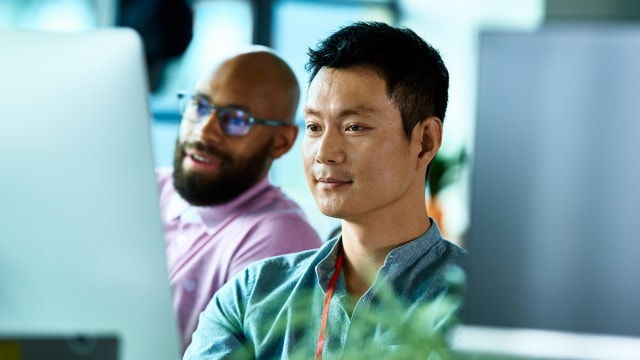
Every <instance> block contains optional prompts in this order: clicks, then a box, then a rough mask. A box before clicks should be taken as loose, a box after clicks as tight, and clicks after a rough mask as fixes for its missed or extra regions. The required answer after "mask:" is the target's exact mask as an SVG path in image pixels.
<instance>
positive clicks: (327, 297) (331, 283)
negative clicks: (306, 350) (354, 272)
mask: <svg viewBox="0 0 640 360" xmlns="http://www.w3.org/2000/svg"><path fill="white" fill-rule="evenodd" d="M341 268H342V251H340V252H339V253H338V259H336V271H335V272H334V273H333V276H332V277H331V280H330V281H329V286H328V287H327V292H326V293H325V294H324V308H323V310H322V322H321V323H320V335H319V336H318V347H316V360H321V359H322V348H323V347H324V338H325V335H326V330H327V318H328V317H329V303H330V302H331V296H332V295H333V288H334V287H335V285H336V280H338V276H339V275H340V269H341Z"/></svg>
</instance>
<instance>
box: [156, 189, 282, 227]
mask: <svg viewBox="0 0 640 360" xmlns="http://www.w3.org/2000/svg"><path fill="white" fill-rule="evenodd" d="M270 186H271V183H270V182H269V179H268V177H264V178H263V179H262V180H260V181H258V182H257V183H256V184H255V185H253V186H252V187H250V188H249V189H248V190H247V191H245V192H244V193H242V194H240V196H238V197H236V198H235V199H233V200H231V201H229V202H227V203H224V204H221V205H214V206H192V205H191V204H189V203H188V202H187V201H186V200H184V199H183V198H182V197H181V196H180V195H179V194H178V193H177V192H176V193H175V194H174V196H173V197H172V198H171V200H170V202H169V205H168V206H167V212H166V214H167V215H166V218H167V220H168V221H171V220H175V219H177V218H181V219H182V220H185V221H187V222H200V221H202V222H204V223H205V225H207V227H208V228H212V227H215V226H216V225H217V224H218V223H219V222H220V221H222V220H223V219H224V218H226V217H227V216H229V214H230V213H232V212H234V211H236V210H237V209H238V208H240V207H242V206H243V205H244V204H245V203H246V202H248V201H250V200H251V199H253V198H255V196H256V195H257V194H259V193H261V192H263V191H265V190H267V189H268V188H269V187H270Z"/></svg>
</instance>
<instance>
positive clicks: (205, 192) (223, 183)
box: [173, 139, 273, 206]
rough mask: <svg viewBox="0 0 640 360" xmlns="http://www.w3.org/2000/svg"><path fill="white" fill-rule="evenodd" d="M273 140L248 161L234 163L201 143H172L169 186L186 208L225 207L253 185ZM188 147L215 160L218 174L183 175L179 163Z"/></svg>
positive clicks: (260, 171) (226, 155) (261, 169)
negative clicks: (172, 154) (180, 198)
mask: <svg viewBox="0 0 640 360" xmlns="http://www.w3.org/2000/svg"><path fill="white" fill-rule="evenodd" d="M272 144H273V139H271V140H270V141H268V142H267V143H266V144H265V146H264V147H263V148H261V149H258V151H257V152H256V153H255V154H254V155H253V156H252V157H250V158H248V159H244V160H238V159H234V158H232V157H231V156H230V155H228V154H225V153H223V152H221V151H220V150H218V149H216V148H215V147H214V146H211V145H205V144H203V143H201V142H196V143H189V144H186V143H182V144H181V143H180V141H179V140H176V147H175V153H174V158H173V186H174V188H175V189H176V191H177V192H178V194H180V196H182V198H183V199H185V200H186V201H187V202H188V203H189V204H191V205H194V206H212V205H220V204H224V203H227V202H229V201H231V200H233V199H235V198H237V197H238V196H240V194H242V193H244V192H245V191H247V190H248V189H249V188H250V187H252V186H253V185H255V184H256V183H257V182H258V181H259V180H260V176H261V175H262V174H263V170H264V168H265V166H267V164H266V163H267V158H268V156H269V150H270V149H271V146H272ZM187 145H189V146H192V147H194V148H195V149H197V150H198V151H201V152H205V153H207V154H210V155H212V156H216V157H217V158H219V159H220V160H221V166H220V171H219V173H218V174H217V175H215V176H211V175H209V174H205V173H199V172H193V171H185V170H184V168H183V166H182V161H183V158H184V156H185V155H184V154H185V151H184V149H185V147H186V146H187Z"/></svg>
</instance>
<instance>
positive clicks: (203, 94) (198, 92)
mask: <svg viewBox="0 0 640 360" xmlns="http://www.w3.org/2000/svg"><path fill="white" fill-rule="evenodd" d="M193 96H195V97H198V98H202V99H205V100H207V101H209V102H211V97H209V95H207V94H205V93H203V92H201V91H196V92H195V93H194V94H193Z"/></svg>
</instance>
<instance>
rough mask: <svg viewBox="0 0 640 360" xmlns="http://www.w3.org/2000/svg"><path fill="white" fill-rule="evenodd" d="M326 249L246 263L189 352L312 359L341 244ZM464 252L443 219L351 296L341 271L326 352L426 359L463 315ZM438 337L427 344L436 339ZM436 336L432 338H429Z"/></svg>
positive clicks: (203, 321) (194, 355) (204, 318)
mask: <svg viewBox="0 0 640 360" xmlns="http://www.w3.org/2000/svg"><path fill="white" fill-rule="evenodd" d="M340 249H341V240H340V238H335V239H333V240H330V241H328V242H326V243H325V244H324V245H323V246H322V247H321V248H320V249H317V250H311V251H305V252H299V253H295V254H290V255H283V256H277V257H273V258H269V259H266V260H263V261H258V262H256V263H253V264H251V265H249V266H248V267H247V268H246V269H245V270H244V271H242V272H241V273H240V274H239V275H238V276H236V277H235V278H234V279H232V280H231V281H230V282H228V283H227V284H225V285H224V286H223V287H222V288H220V290H219V291H218V292H217V293H216V294H215V296H214V297H213V299H212V301H211V302H210V303H209V305H208V306H207V308H206V309H205V310H204V311H203V313H202V314H201V315H200V319H199V324H198V327H197V330H196V331H195V333H194V335H193V339H192V344H191V345H190V346H189V348H188V349H187V352H186V353H185V355H184V359H188V360H194V359H313V358H314V356H315V350H316V347H317V344H318V335H319V331H320V322H321V318H322V312H323V302H324V298H325V291H326V289H327V286H328V284H329V281H330V279H331V276H332V275H333V273H334V271H335V265H336V259H337V257H338V254H339V252H340V251H341V250H340ZM465 257H466V251H465V250H464V249H462V248H460V247H458V246H456V245H455V244H452V243H450V242H448V241H446V240H444V239H443V238H442V236H441V234H440V230H439V229H438V226H437V224H436V223H435V222H434V221H432V226H431V227H430V229H429V230H428V231H427V232H426V233H424V234H423V235H421V236H420V237H418V238H417V239H415V240H412V241H410V242H408V243H406V244H403V245H401V246H399V247H398V248H396V249H394V250H392V251H391V252H390V253H389V254H388V255H387V258H386V260H385V263H384V265H383V266H382V268H380V270H379V272H378V274H377V277H376V280H375V282H374V283H373V285H372V286H371V288H370V289H369V290H368V291H367V292H366V293H365V294H364V295H363V296H362V297H361V298H360V299H358V301H357V303H356V304H355V306H353V305H352V304H353V302H350V301H349V297H348V294H347V289H346V284H345V280H344V275H343V274H340V276H339V277H338V280H337V282H336V284H335V289H334V293H333V297H332V298H331V303H330V306H329V312H328V320H327V327H326V339H325V343H324V347H323V352H322V356H323V359H353V358H355V359H359V358H362V359H364V358H371V356H375V357H376V358H380V359H382V358H384V359H393V358H403V359H404V358H410V359H420V358H426V357H427V356H428V354H429V351H430V350H431V345H433V346H434V347H439V346H442V345H443V344H444V342H443V338H442V334H443V331H444V330H446V329H447V327H448V326H449V325H451V324H452V321H454V320H455V319H456V315H457V311H458V310H459V309H460V306H461V301H462V295H461V293H460V291H459V290H460V289H461V288H462V286H461V285H460V281H453V282H452V281H451V280H452V279H453V280H456V279H458V280H460V279H463V276H460V275H463V273H462V266H463V262H464V259H465ZM431 341H432V342H433V343H430V342H431ZM430 344H431V345H430Z"/></svg>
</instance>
